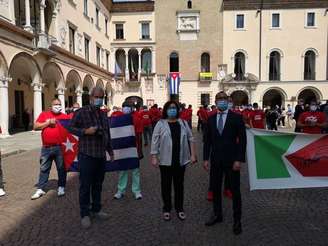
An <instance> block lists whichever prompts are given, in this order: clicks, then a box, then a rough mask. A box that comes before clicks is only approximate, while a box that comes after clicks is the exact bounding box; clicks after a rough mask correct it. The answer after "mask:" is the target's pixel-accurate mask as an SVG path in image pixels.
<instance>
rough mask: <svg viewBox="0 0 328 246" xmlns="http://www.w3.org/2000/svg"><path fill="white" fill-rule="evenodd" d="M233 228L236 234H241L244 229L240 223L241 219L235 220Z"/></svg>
mask: <svg viewBox="0 0 328 246" xmlns="http://www.w3.org/2000/svg"><path fill="white" fill-rule="evenodd" d="M232 230H233V233H234V234H235V235H239V234H241V232H242V229H241V223H240V221H235V222H234V223H233V228H232Z"/></svg>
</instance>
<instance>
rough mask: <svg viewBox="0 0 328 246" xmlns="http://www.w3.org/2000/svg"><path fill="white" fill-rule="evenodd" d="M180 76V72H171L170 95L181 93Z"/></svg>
mask: <svg viewBox="0 0 328 246" xmlns="http://www.w3.org/2000/svg"><path fill="white" fill-rule="evenodd" d="M180 78H181V74H180V73H179V72H173V73H170V74H169V83H170V95H178V94H179V87H180Z"/></svg>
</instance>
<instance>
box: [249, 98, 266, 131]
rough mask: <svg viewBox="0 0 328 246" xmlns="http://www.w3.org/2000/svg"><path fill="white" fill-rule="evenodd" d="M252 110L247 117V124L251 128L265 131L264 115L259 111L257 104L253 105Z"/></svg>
mask: <svg viewBox="0 0 328 246" xmlns="http://www.w3.org/2000/svg"><path fill="white" fill-rule="evenodd" d="M253 108H254V110H253V111H251V113H250V115H249V123H250V127H251V128H258V129H265V126H266V123H265V113H264V111H263V110H261V109H259V105H258V104H257V103H253Z"/></svg>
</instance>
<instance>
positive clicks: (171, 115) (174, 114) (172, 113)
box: [166, 108, 178, 119]
mask: <svg viewBox="0 0 328 246" xmlns="http://www.w3.org/2000/svg"><path fill="white" fill-rule="evenodd" d="M166 113H167V117H169V119H174V118H176V117H177V113H178V110H177V109H176V108H169V109H168V110H167V111H166Z"/></svg>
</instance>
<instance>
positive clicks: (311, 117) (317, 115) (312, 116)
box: [299, 111, 326, 134]
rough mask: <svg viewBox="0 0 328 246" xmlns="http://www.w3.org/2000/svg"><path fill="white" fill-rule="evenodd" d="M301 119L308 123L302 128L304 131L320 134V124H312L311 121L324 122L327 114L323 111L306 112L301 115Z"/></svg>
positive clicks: (303, 122)
mask: <svg viewBox="0 0 328 246" xmlns="http://www.w3.org/2000/svg"><path fill="white" fill-rule="evenodd" d="M299 121H300V122H301V123H302V124H306V125H307V126H305V127H303V129H302V130H303V132H304V133H310V134H320V133H321V128H320V127H319V126H311V123H319V124H322V123H324V122H325V121H326V116H325V114H324V113H323V112H311V111H310V112H304V113H302V114H301V115H300V118H299Z"/></svg>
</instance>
